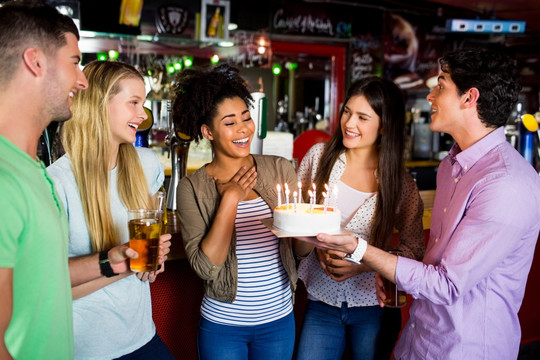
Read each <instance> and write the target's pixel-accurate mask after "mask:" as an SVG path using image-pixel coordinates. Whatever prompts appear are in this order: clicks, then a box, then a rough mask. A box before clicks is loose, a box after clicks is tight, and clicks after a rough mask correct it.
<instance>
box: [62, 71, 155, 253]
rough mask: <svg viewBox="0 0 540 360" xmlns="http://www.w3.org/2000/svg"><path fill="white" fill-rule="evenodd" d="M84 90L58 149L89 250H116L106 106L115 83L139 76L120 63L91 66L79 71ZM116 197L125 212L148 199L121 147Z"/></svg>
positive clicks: (131, 151)
mask: <svg viewBox="0 0 540 360" xmlns="http://www.w3.org/2000/svg"><path fill="white" fill-rule="evenodd" d="M83 72H84V74H85V75H86V78H87V79H88V89H86V90H84V91H79V92H78V93H77V94H76V95H75V98H74V100H73V106H72V111H73V117H72V119H71V120H69V121H67V122H66V123H65V124H64V125H63V128H62V145H63V146H64V149H65V150H66V153H67V155H68V156H69V158H70V160H71V166H72V168H73V173H74V174H75V180H76V181H77V185H78V187H79V193H80V195H81V200H82V205H83V210H84V215H85V218H86V224H87V226H88V232H89V234H90V241H91V244H92V250H93V251H102V250H107V249H110V248H111V247H114V246H116V245H119V238H118V235H117V234H116V231H115V229H114V222H113V218H112V215H111V202H110V197H109V169H108V165H109V158H110V156H111V154H110V143H111V137H112V136H111V130H110V122H109V118H110V114H109V101H110V100H111V99H112V98H113V97H114V96H115V95H116V94H118V93H119V92H120V90H121V87H120V81H121V80H123V79H127V78H136V79H141V81H143V78H142V76H141V75H140V74H139V72H138V71H137V70H136V69H135V68H134V67H132V66H131V65H127V64H124V63H121V62H111V61H94V62H91V63H89V64H88V65H86V67H85V68H84V70H83ZM116 166H117V173H118V193H119V195H120V200H121V201H122V203H123V204H124V205H125V206H126V207H127V208H128V209H142V208H150V206H151V196H150V193H149V190H148V185H147V182H146V178H145V175H144V172H143V169H142V166H141V163H140V161H139V156H138V155H137V151H136V150H135V147H134V146H133V145H132V144H121V145H120V148H119V150H118V155H117V161H116Z"/></svg>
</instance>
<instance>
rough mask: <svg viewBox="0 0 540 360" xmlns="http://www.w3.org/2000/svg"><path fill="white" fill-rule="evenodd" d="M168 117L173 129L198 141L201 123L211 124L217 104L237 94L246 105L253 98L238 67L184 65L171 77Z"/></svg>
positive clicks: (200, 135) (201, 136)
mask: <svg viewBox="0 0 540 360" xmlns="http://www.w3.org/2000/svg"><path fill="white" fill-rule="evenodd" d="M175 80H176V81H175V85H174V93H175V98H174V101H173V108H172V118H173V122H174V125H175V126H176V129H177V131H180V132H182V133H184V134H185V135H187V136H189V137H190V138H191V139H192V140H194V141H195V142H199V141H200V140H201V139H202V138H203V135H202V133H201V126H202V125H203V124H205V125H208V126H210V127H211V126H212V123H211V121H212V118H213V117H214V116H215V115H216V112H217V107H218V105H219V104H220V103H221V102H222V101H223V100H225V99H232V98H235V97H239V98H241V99H242V100H244V102H245V103H246V105H247V106H248V107H249V106H250V105H251V103H252V102H253V98H252V97H251V94H250V92H249V90H248V88H247V86H246V82H245V81H244V79H242V77H241V76H240V74H239V71H238V69H236V68H234V67H232V66H230V65H227V64H223V65H220V66H218V67H215V68H212V69H195V68H190V69H185V70H183V71H181V72H180V73H179V74H178V76H177V77H176V79H175Z"/></svg>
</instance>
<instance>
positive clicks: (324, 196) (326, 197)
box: [322, 191, 328, 214]
mask: <svg viewBox="0 0 540 360" xmlns="http://www.w3.org/2000/svg"><path fill="white" fill-rule="evenodd" d="M322 196H323V198H324V213H325V214H326V209H327V208H328V193H327V192H326V191H323V193H322Z"/></svg>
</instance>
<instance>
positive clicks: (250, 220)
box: [173, 65, 303, 360]
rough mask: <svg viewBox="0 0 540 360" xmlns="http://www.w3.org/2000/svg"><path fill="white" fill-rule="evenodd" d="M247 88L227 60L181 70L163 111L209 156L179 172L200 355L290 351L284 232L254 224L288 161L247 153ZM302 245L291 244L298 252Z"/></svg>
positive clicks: (283, 355)
mask: <svg viewBox="0 0 540 360" xmlns="http://www.w3.org/2000/svg"><path fill="white" fill-rule="evenodd" d="M251 101H252V97H251V94H250V92H249V90H248V89H247V87H246V85H245V82H244V80H243V79H242V78H241V77H240V75H239V74H238V71H237V70H236V69H234V68H232V67H229V66H228V65H221V66H219V67H217V68H215V69H212V70H201V69H199V70H197V69H187V70H184V71H182V72H181V73H180V74H179V77H178V78H177V83H176V98H175V100H174V104H173V119H174V122H175V125H176V127H177V129H178V130H179V131H181V132H183V133H184V134H186V135H188V136H190V137H191V138H192V139H194V140H195V141H199V140H201V139H202V138H206V139H208V140H209V141H210V143H211V145H212V151H213V158H212V161H211V162H210V163H209V164H206V165H205V166H203V167H202V168H200V169H199V170H197V171H196V172H194V173H193V174H191V175H189V176H187V177H184V178H183V179H182V180H181V181H180V183H179V185H178V191H177V203H178V214H179V217H180V223H181V232H182V238H183V240H184V245H185V249H186V254H187V258H188V261H189V262H190V264H191V267H192V268H193V270H194V271H195V272H196V273H197V274H198V276H199V277H200V278H201V279H202V280H203V281H204V287H205V294H204V298H203V301H202V305H201V320H200V323H199V329H198V335H197V343H198V344H197V346H198V353H199V358H200V359H235V360H237V359H290V358H291V357H292V354H293V348H294V338H295V323H294V317H293V313H292V310H293V303H292V294H293V293H294V290H295V289H296V281H297V278H298V276H297V273H296V266H295V258H294V255H293V243H292V239H287V238H285V239H278V238H277V237H276V236H275V235H274V234H273V233H272V232H271V231H270V230H269V229H267V228H266V227H265V226H264V225H263V224H262V223H261V221H260V220H261V219H267V218H272V216H273V209H274V208H275V207H276V205H277V204H276V201H277V193H276V184H277V183H281V184H282V186H284V184H285V183H287V184H288V186H289V188H290V189H291V191H293V190H294V189H296V186H297V178H296V173H295V171H294V168H293V166H292V164H291V163H290V162H289V161H288V160H286V159H284V158H281V157H276V156H264V155H252V154H250V143H251V140H252V138H253V134H254V131H255V124H254V122H253V119H252V118H251V115H250V112H249V104H250V103H251ZM302 248H303V247H302V246H301V245H299V244H295V250H297V251H299V252H300V254H302Z"/></svg>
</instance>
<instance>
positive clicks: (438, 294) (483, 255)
mask: <svg viewBox="0 0 540 360" xmlns="http://www.w3.org/2000/svg"><path fill="white" fill-rule="evenodd" d="M539 229H540V177H539V176H538V174H537V173H536V171H535V170H534V169H533V167H532V166H531V165H529V164H528V163H527V162H526V161H525V160H524V159H523V157H522V156H521V155H520V154H519V153H518V152H517V151H516V150H515V149H514V148H512V146H511V145H510V144H509V143H507V142H506V140H505V135H504V129H503V128H502V127H500V128H498V129H496V130H494V131H493V132H491V133H490V134H489V135H487V136H486V137H485V138H483V139H482V140H480V141H479V142H477V143H476V144H474V145H473V146H471V147H470V148H468V149H466V150H464V151H461V150H460V148H459V146H457V144H456V145H454V147H453V148H452V150H451V151H450V154H449V155H448V156H447V157H446V158H445V159H444V160H443V161H442V162H441V164H440V166H439V170H438V175H437V192H436V195H435V203H434V206H433V212H432V218H431V233H430V240H429V244H428V247H427V250H426V255H425V257H424V260H423V263H420V262H416V261H413V260H410V259H407V258H402V257H400V258H399V260H398V265H397V268H396V281H397V283H398V286H399V288H402V289H403V290H405V291H406V292H407V293H409V294H411V295H412V296H413V297H414V298H415V301H414V302H413V304H412V307H411V310H410V315H411V317H410V320H409V322H408V323H407V324H406V326H405V328H404V330H403V332H402V335H401V338H400V341H399V343H398V345H397V347H396V350H395V355H396V358H397V359H400V358H402V359H460V360H461V359H489V360H491V359H516V358H517V354H518V351H519V343H520V338H521V329H520V325H519V320H518V315H517V314H518V311H519V308H520V306H521V302H522V300H523V294H524V292H525V284H526V282H527V275H528V273H529V270H530V267H531V263H532V259H533V254H534V248H535V244H536V240H537V239H538V231H539Z"/></svg>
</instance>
